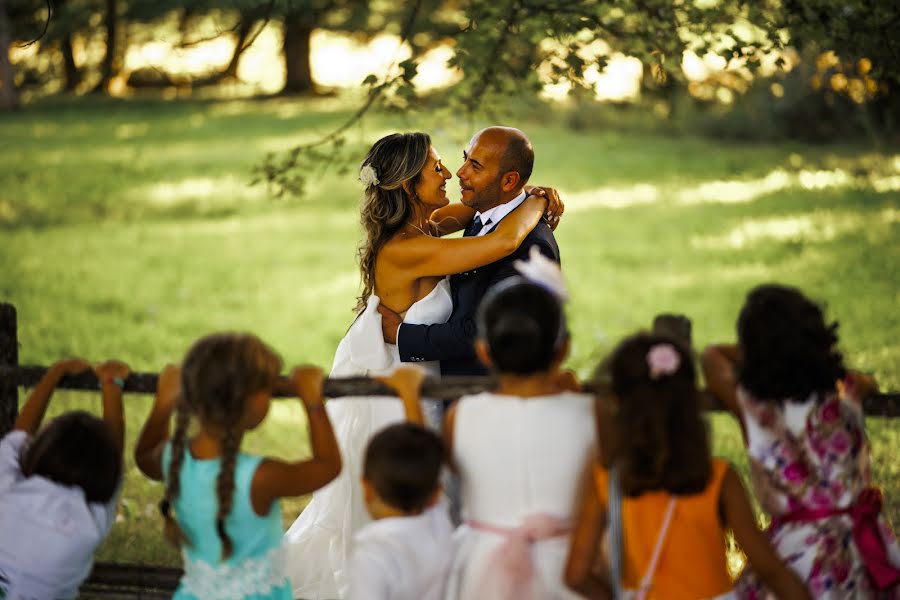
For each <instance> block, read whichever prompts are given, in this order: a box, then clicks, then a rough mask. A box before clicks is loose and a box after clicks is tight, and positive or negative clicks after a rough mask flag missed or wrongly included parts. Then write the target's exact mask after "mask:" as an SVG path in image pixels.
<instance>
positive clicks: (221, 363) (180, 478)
mask: <svg viewBox="0 0 900 600" xmlns="http://www.w3.org/2000/svg"><path fill="white" fill-rule="evenodd" d="M280 371H281V359H280V358H279V357H278V355H277V354H275V352H274V351H273V350H272V349H271V348H269V347H268V346H267V345H266V344H264V343H263V342H262V341H261V340H260V339H259V338H257V337H256V336H254V335H251V334H235V333H220V334H213V335H208V336H206V337H203V338H201V339H199V340H198V341H197V342H195V343H194V345H193V346H192V347H191V349H190V350H189V351H188V353H187V356H186V357H185V359H184V364H183V365H182V366H181V368H180V369H179V368H178V367H175V366H172V365H169V366H168V367H166V368H165V369H164V370H163V372H162V373H160V375H159V382H158V383H157V391H156V402H155V403H154V405H153V408H152V410H151V412H150V415H149V416H148V417H147V422H146V423H145V424H144V428H143V430H142V431H141V435H140V437H139V438H138V441H137V444H136V446H135V450H134V458H135V462H136V463H137V466H138V468H140V470H141V471H142V472H143V473H144V474H145V475H146V476H147V477H149V478H150V479H153V480H156V481H164V482H165V484H166V488H165V496H164V498H163V501H162V502H161V503H160V511H161V512H162V514H163V517H164V518H165V521H166V525H165V533H166V537H167V538H168V539H169V540H170V541H172V542H174V543H175V544H177V545H179V546H180V547H181V548H182V551H183V552H182V554H183V557H184V575H183V576H182V578H181V584H180V586H179V587H178V590H176V592H175V596H174V598H177V599H179V600H199V599H202V600H226V599H227V600H235V599H238V598H246V599H251V598H252V599H253V600H263V599H266V598H268V599H271V600H275V599H279V600H282V599H283V600H290V599H291V598H293V597H294V595H293V593H292V590H291V586H290V583H289V581H288V578H287V576H286V573H285V570H284V557H283V550H282V548H281V536H282V524H281V518H282V517H281V498H283V497H286V496H299V495H302V494H309V493H310V492H312V491H314V490H316V489H318V488H320V487H322V486H323V485H325V484H326V483H328V482H329V481H331V480H332V479H334V478H335V477H336V476H337V474H338V472H339V471H340V470H341V456H340V450H339V449H338V445H337V441H336V440H335V439H334V432H333V430H332V428H331V422H330V421H329V420H328V415H327V414H326V413H325V405H324V403H323V395H322V381H323V379H322V371H321V370H320V369H317V368H314V367H298V368H296V369H294V371H293V372H292V373H291V383H292V387H293V389H294V391H295V392H296V394H297V396H298V397H299V398H300V400H301V401H302V402H303V407H304V408H305V409H306V415H307V421H308V422H309V442H310V446H311V447H312V457H311V458H309V459H307V460H296V461H285V460H280V459H278V458H274V457H263V456H254V455H251V454H245V453H244V452H241V442H242V440H243V437H244V433H246V432H247V431H249V430H251V429H254V428H256V427H257V426H258V425H259V424H260V423H261V422H262V421H263V419H265V417H266V414H267V413H268V410H269V403H270V401H271V398H272V391H273V389H274V388H275V385H276V383H277V380H278V376H279V373H280ZM173 412H174V413H175V431H174V433H173V434H172V436H171V438H170V437H169V421H170V420H171V417H172V413H173ZM194 422H196V427H193V428H192V427H191V425H192V423H194ZM300 432H301V431H300V429H299V427H298V434H299V433H300ZM300 437H302V436H300Z"/></svg>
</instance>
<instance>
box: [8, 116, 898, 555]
mask: <svg viewBox="0 0 900 600" xmlns="http://www.w3.org/2000/svg"><path fill="white" fill-rule="evenodd" d="M349 109H350V106H349V105H348V104H347V103H345V102H341V101H338V100H335V99H319V100H314V101H296V100H283V99H277V100H264V101H223V102H212V101H183V102H178V103H166V102H161V101H154V100H131V101H127V102H126V101H111V100H96V99H91V100H65V101H59V100H56V101H52V102H46V103H41V104H38V105H36V106H32V107H29V108H28V109H26V110H24V111H22V112H19V113H16V114H0V140H2V143H0V236H2V242H0V300H3V301H6V302H11V303H13V304H14V305H15V306H16V308H17V309H18V315H19V339H20V342H21V348H20V361H21V362H22V363H23V364H48V363H50V362H52V361H53V360H54V359H57V358H60V357H63V356H69V355H80V356H85V357H88V358H90V359H94V360H99V359H103V358H107V357H117V358H121V359H123V360H126V361H128V362H129V363H130V364H131V365H132V367H133V368H134V369H136V370H141V371H156V370H158V369H159V368H160V367H161V366H162V365H163V364H165V363H166V362H169V361H177V360H179V359H180V357H181V356H182V355H183V353H184V351H185V350H186V348H187V346H188V345H189V344H190V342H191V341H192V340H194V339H195V338H196V337H198V336H200V335H202V334H204V333H207V332H210V331H213V330H222V329H242V330H251V331H253V332H255V333H257V334H259V335H260V336H261V337H262V338H263V339H265V340H266V341H268V342H269V343H271V344H272V345H273V346H274V347H276V348H277V349H278V350H279V351H280V352H281V353H282V355H283V357H284V358H285V361H286V363H288V364H293V363H300V362H312V363H316V364H319V365H322V366H324V367H327V366H328V365H330V362H331V355H332V352H333V350H334V348H335V347H336V345H337V342H338V340H339V339H340V337H341V336H342V335H343V333H344V331H345V330H346V328H347V326H348V325H349V322H350V320H351V317H352V313H351V309H352V307H353V305H354V303H355V295H356V293H357V285H358V275H357V271H356V267H355V263H354V257H355V249H356V245H357V243H358V240H359V236H360V228H359V226H358V218H357V213H356V205H357V202H358V199H359V192H360V190H359V185H358V183H357V182H356V181H355V175H352V174H351V175H347V174H337V173H334V172H330V173H325V174H321V173H312V174H311V186H310V189H309V194H308V196H307V197H306V198H304V199H302V200H273V199H271V198H270V197H269V196H268V195H267V193H266V190H265V189H264V188H262V187H249V186H248V182H249V180H250V172H251V169H252V167H253V165H254V164H256V163H257V162H258V161H260V160H261V159H262V157H263V156H264V154H265V153H266V152H269V151H275V150H280V149H284V148H287V147H289V146H290V145H292V144H294V143H297V142H300V141H303V140H307V139H311V138H312V137H313V136H315V135H316V134H317V133H321V132H325V131H327V130H328V128H329V127H330V126H333V125H335V124H337V123H339V122H341V121H342V120H343V119H344V118H345V117H346V116H347V114H349ZM514 122H515V124H517V125H519V126H520V127H522V128H523V129H525V130H526V132H527V133H528V134H529V135H530V136H531V138H532V140H533V142H534V144H535V147H536V150H537V165H536V169H535V175H534V177H533V178H532V179H533V181H534V182H536V183H541V184H546V185H552V186H555V187H557V188H559V189H560V191H561V193H562V195H563V198H564V199H565V201H566V204H567V212H566V216H565V217H564V220H563V223H562V225H561V226H560V228H559V230H558V231H557V238H558V240H559V244H560V248H561V252H562V256H563V265H564V269H565V273H566V277H567V279H568V282H569V284H570V287H571V291H572V301H571V303H570V306H569V314H570V320H571V327H572V331H573V332H574V340H573V352H572V356H571V359H570V365H571V366H572V367H574V368H576V369H577V370H578V371H579V372H580V373H582V374H587V373H588V372H589V371H590V369H591V367H592V366H593V365H594V364H595V363H596V362H597V361H598V360H599V358H600V357H601V356H602V355H603V354H604V352H606V351H607V350H609V349H610V348H611V346H612V345H613V344H614V343H615V342H616V340H617V339H619V338H620V337H621V336H622V335H624V334H627V333H630V332H632V331H634V330H635V329H637V328H639V327H642V326H646V325H647V324H649V322H650V320H651V318H652V317H653V315H654V314H656V313H658V312H662V311H677V312H683V313H686V314H688V315H690V316H691V317H692V318H693V321H694V336H695V340H696V342H697V343H698V345H703V344H706V343H709V342H711V341H716V340H727V339H732V338H733V336H734V321H735V318H736V315H737V311H738V308H739V307H740V305H741V303H742V299H743V296H744V294H745V293H746V291H747V290H748V289H749V288H750V287H752V286H754V285H756V284H758V283H761V282H765V281H773V280H774V281H780V282H784V283H789V284H793V285H797V286H800V287H801V288H803V289H804V290H805V291H806V292H807V293H808V294H810V295H811V296H812V297H813V298H815V299H817V300H819V301H822V302H824V303H825V304H826V305H827V310H828V313H829V314H830V315H831V316H832V317H834V318H838V319H839V320H840V322H841V329H840V334H841V339H842V348H843V350H844V351H845V354H846V356H847V358H848V362H849V363H850V364H851V365H853V366H855V367H856V368H860V369H862V370H865V371H870V372H873V373H875V375H876V376H877V377H878V379H879V380H880V382H881V384H882V387H883V388H885V389H890V390H897V389H900V369H898V364H900V337H898V334H900V311H898V310H897V306H898V301H900V154H898V153H897V151H885V150H881V151H879V152H875V151H873V150H871V149H870V148H866V147H863V146H856V145H850V144H847V145H839V146H808V145H801V144H785V143H782V144H772V145H753V144H746V143H744V144H737V143H724V142H714V141H710V140H708V139H701V138H694V137H666V136H661V135H655V134H653V133H652V132H629V131H627V130H625V129H619V128H615V127H597V128H595V129H593V130H582V131H573V130H571V129H569V128H567V127H566V126H565V125H564V123H565V118H564V117H562V116H558V115H555V114H544V115H530V116H529V115H523V116H521V117H518V118H516V119H514ZM485 124H487V123H486V122H482V121H466V120H464V119H460V120H457V121H453V120H448V119H446V118H440V119H439V118H437V117H435V116H433V115H429V114H427V113H423V114H415V115H411V116H409V115H407V116H403V117H401V116H384V115H381V116H375V117H373V118H371V119H369V120H368V121H367V122H366V123H365V125H364V126H363V127H361V128H360V129H359V130H357V131H356V132H355V133H354V138H353V139H352V140H351V143H352V144H355V146H352V147H353V148H356V147H357V146H358V150H359V152H358V155H359V158H361V157H362V156H363V154H364V151H365V147H366V145H367V144H368V143H371V141H374V140H375V139H376V138H377V137H379V136H380V135H382V134H384V133H387V132H389V131H393V130H425V131H430V132H432V133H433V137H434V141H435V145H436V146H437V148H438V150H439V152H440V153H441V154H442V156H443V158H444V161H445V163H446V164H447V166H448V167H450V168H451V169H452V170H455V169H456V168H458V166H459V164H460V163H461V151H462V148H463V146H464V144H465V142H466V140H467V139H468V137H469V136H470V134H471V133H472V132H474V131H475V130H476V129H478V128H479V127H481V126H482V125H485ZM451 126H452V127H453V128H452V129H451ZM452 189H453V188H451V190H452ZM453 195H454V194H453V193H451V196H453ZM58 400H59V401H58V402H57V403H56V410H61V409H63V408H70V407H72V406H76V405H78V406H97V404H98V401H97V399H95V398H93V397H92V395H90V394H88V395H84V394H79V395H76V394H60V396H59V398H58ZM148 408H149V399H148V398H142V397H129V398H128V400H127V411H128V426H129V432H128V433H129V440H130V442H133V439H134V436H135V435H136V433H137V430H138V428H139V427H140V424H141V422H142V419H143V418H144V417H145V416H146V413H147V411H148ZM712 421H713V428H714V437H715V442H716V449H717V452H719V453H720V454H723V455H726V456H728V457H730V458H732V459H733V460H734V461H735V462H737V463H738V464H740V465H745V461H744V459H743V457H742V452H741V446H740V438H739V433H738V430H737V428H736V427H735V426H734V424H733V423H732V422H731V421H730V420H729V419H728V418H726V417H724V416H716V417H714V418H713V419H712ZM868 425H869V429H870V433H871V437H872V440H873V445H874V473H875V478H876V481H877V482H878V483H880V484H882V485H884V486H885V488H886V490H887V503H888V513H889V515H890V516H891V517H892V520H893V521H894V522H900V519H898V517H900V486H898V484H897V483H896V481H897V480H898V476H900V461H897V460H896V458H895V457H894V455H893V454H892V453H891V452H890V448H891V447H897V446H898V445H900V428H898V426H897V422H894V421H889V420H881V419H870V420H869V422H868ZM298 431H305V429H304V422H303V417H302V410H301V409H300V408H299V406H298V405H297V404H296V403H293V402H290V401H288V402H283V403H279V404H278V406H276V407H275V408H274V410H273V412H272V413H271V415H270V417H269V419H268V421H267V422H266V423H265V424H264V426H263V427H262V428H261V429H260V430H259V431H258V432H255V433H254V434H253V435H252V436H251V438H250V440H249V444H250V448H251V449H252V450H254V451H259V452H266V453H273V454H283V455H286V456H300V455H302V454H303V453H304V452H306V451H307V450H308V448H307V446H306V442H305V439H306V438H305V434H302V435H299V436H298V435H296V432H298ZM160 492H161V489H160V487H159V486H157V485H156V484H152V483H148V482H146V481H144V480H143V479H142V478H141V477H140V475H139V474H138V472H137V470H136V469H135V468H134V466H133V463H132V462H130V461H129V463H128V476H127V480H126V484H125V488H124V492H123V502H122V509H121V511H120V513H121V514H120V519H119V521H120V522H119V523H118V524H117V525H116V527H115V528H114V530H113V534H112V536H111V537H110V539H109V541H108V542H107V543H106V545H105V546H104V548H103V550H102V552H101V559H104V560H117V561H153V562H167V563H176V562H177V561H178V557H177V555H176V553H175V552H174V551H172V550H171V549H169V548H168V547H167V546H166V545H165V544H164V543H163V542H162V538H161V535H160V527H161V525H160V519H159V518H158V516H157V513H156V511H155V503H156V502H157V501H158V499H159V495H160ZM301 507H302V501H294V502H291V503H288V505H287V509H288V510H287V513H288V514H286V520H288V521H289V520H291V519H292V518H293V517H294V516H295V515H296V514H297V512H298V511H299V510H300V508H301Z"/></svg>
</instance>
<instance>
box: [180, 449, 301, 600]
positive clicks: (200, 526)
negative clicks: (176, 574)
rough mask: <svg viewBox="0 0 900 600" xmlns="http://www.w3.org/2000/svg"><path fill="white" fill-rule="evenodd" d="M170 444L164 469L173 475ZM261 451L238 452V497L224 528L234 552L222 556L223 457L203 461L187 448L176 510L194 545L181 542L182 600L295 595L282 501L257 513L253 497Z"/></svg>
mask: <svg viewBox="0 0 900 600" xmlns="http://www.w3.org/2000/svg"><path fill="white" fill-rule="evenodd" d="M170 460H171V444H167V445H166V447H165V450H164V451H163V473H164V475H165V476H166V477H168V474H169V461H170ZM262 460H263V458H262V457H260V456H251V455H249V454H244V453H243V452H242V453H239V454H238V458H237V463H236V467H235V472H234V502H233V505H232V508H231V514H229V515H228V517H227V518H226V519H225V530H226V531H227V532H228V535H229V537H231V541H232V543H233V546H234V551H233V553H232V555H231V557H230V558H229V559H228V560H226V561H222V560H220V557H221V555H222V543H221V542H220V541H219V536H218V534H216V512H217V510H218V504H219V502H218V499H217V497H216V478H217V477H218V475H219V468H220V465H221V462H222V461H221V460H220V459H218V458H214V459H209V460H198V459H195V458H193V457H192V456H191V453H190V450H189V449H187V448H185V456H184V463H183V464H182V467H181V473H180V477H179V479H180V480H181V493H180V494H179V496H178V498H177V499H176V500H175V502H174V504H173V509H174V515H175V517H176V518H177V519H178V524H179V525H180V526H181V529H182V530H183V531H184V533H185V535H186V536H187V539H188V540H190V544H186V545H184V546H183V547H182V555H183V558H184V576H183V577H182V578H181V584H180V585H179V586H178V590H177V591H176V592H175V595H174V596H173V598H175V599H177V600H243V599H246V600H263V599H277V600H281V599H285V600H291V598H292V593H291V586H290V583H289V581H288V579H287V577H286V576H285V574H284V573H285V571H284V559H283V552H282V549H281V536H282V524H281V502H280V501H275V502H273V503H272V508H271V509H270V510H269V514H267V515H266V516H264V517H260V516H258V515H257V514H256V513H255V512H254V511H253V505H252V504H251V502H250V485H251V483H252V481H253V475H254V473H256V468H257V467H258V466H259V464H260V463H261V462H262Z"/></svg>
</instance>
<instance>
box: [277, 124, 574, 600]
mask: <svg viewBox="0 0 900 600" xmlns="http://www.w3.org/2000/svg"><path fill="white" fill-rule="evenodd" d="M463 158H464V163H463V165H462V167H460V169H459V170H458V171H457V172H456V176H457V177H458V178H459V185H460V189H461V192H462V201H461V202H458V203H450V202H449V200H448V198H447V192H446V184H447V180H449V179H450V178H451V177H452V176H451V174H450V172H449V171H448V170H447V169H446V168H445V167H444V165H443V164H442V162H441V158H440V156H439V155H438V153H437V150H435V148H434V147H433V146H432V145H431V140H430V138H429V136H428V135H426V134H424V133H406V134H392V135H389V136H387V137H384V138H382V139H380V140H379V141H378V142H376V143H375V145H374V146H372V148H371V150H369V153H368V155H367V156H366V158H365V160H364V161H363V164H362V167H361V169H360V180H361V181H362V183H363V185H364V186H365V198H364V200H363V203H362V209H361V213H362V215H361V216H362V223H363V227H364V229H365V232H366V239H365V241H364V243H363V245H362V246H361V247H360V251H359V259H360V271H361V273H362V281H363V291H362V295H361V296H360V298H359V302H358V304H357V313H358V314H357V318H356V320H355V321H354V322H353V324H352V325H351V327H350V329H349V331H348V332H347V334H346V336H345V337H344V339H343V340H341V343H340V345H339V346H338V349H337V352H336V354H335V359H334V365H333V368H332V371H331V376H332V377H350V376H358V375H369V374H382V373H386V372H389V371H390V370H391V369H392V368H393V367H394V366H396V365H397V364H399V363H400V362H416V363H419V364H420V365H421V366H423V367H424V368H425V369H426V370H427V371H428V372H429V373H430V374H433V375H438V374H443V375H482V374H485V373H486V370H485V368H484V366H483V365H481V363H480V362H479V361H478V359H477V357H476V355H475V350H474V344H473V342H474V339H475V314H476V310H477V308H478V305H479V303H480V301H481V299H482V297H483V296H484V295H485V293H486V292H487V290H488V289H489V288H490V287H492V286H493V285H495V284H496V283H497V282H499V281H500V280H502V279H505V278H507V277H510V276H512V275H515V274H517V271H516V268H515V266H514V262H515V261H516V260H523V259H527V258H528V256H529V253H530V252H531V251H533V250H532V249H533V248H536V249H537V250H538V251H540V253H541V254H543V255H545V256H546V257H548V258H550V259H552V260H553V261H555V262H557V263H558V262H559V248H558V246H557V244H556V240H555V238H554V236H553V229H554V228H555V226H556V224H558V222H559V217H560V215H561V214H562V211H563V205H562V203H561V202H560V200H559V198H558V196H557V194H556V192H555V191H554V190H553V189H549V188H547V189H544V188H529V187H528V186H527V183H528V179H529V177H530V176H531V171H532V167H533V164H534V150H533V148H532V145H531V142H530V141H529V140H528V138H527V137H526V136H525V134H524V133H522V132H521V131H519V130H518V129H513V128H509V127H489V128H487V129H483V130H482V131H479V132H478V133H476V134H475V136H474V137H473V138H472V140H471V141H470V142H469V145H468V147H467V148H466V149H465V151H464V152H463ZM460 230H465V233H464V235H463V237H453V238H444V237H442V236H445V235H447V234H451V233H454V232H458V231H460ZM327 410H328V413H329V416H330V418H331V421H332V423H333V427H334V431H335V435H336V437H337V439H338V442H339V443H340V445H341V453H342V455H343V464H344V468H343V471H342V472H341V474H340V476H339V477H338V478H337V479H336V480H335V481H334V482H332V483H331V484H329V485H328V486H326V487H325V488H322V489H321V490H319V491H318V492H316V493H315V494H314V495H313V499H312V501H311V502H310V504H309V505H308V506H307V507H306V509H304V511H303V512H302V513H301V514H300V516H299V517H298V518H297V520H296V521H295V522H294V524H293V525H292V526H291V528H290V529H289V530H288V532H287V533H286V534H285V546H286V557H285V558H286V561H287V562H286V565H285V567H286V571H287V573H288V574H289V576H290V578H291V581H292V584H293V586H294V597H295V598H308V599H310V600H319V599H332V598H345V597H346V595H347V588H348V585H349V581H348V573H347V567H348V566H349V558H350V550H351V543H352V536H353V534H354V532H355V531H356V530H358V529H359V528H360V527H361V526H362V525H364V524H365V523H367V522H368V521H369V516H368V513H367V512H366V508H365V504H364V502H363V497H362V489H361V486H360V483H359V482H360V477H361V475H362V473H361V470H362V459H363V453H364V451H365V447H366V444H367V442H368V440H369V438H370V437H371V436H372V434H373V433H375V432H376V431H378V430H379V429H381V428H382V427H384V426H386V425H388V424H390V423H395V422H399V421H401V420H403V409H402V406H401V404H400V403H399V402H397V400H396V398H368V399H365V400H360V399H346V400H342V399H335V400H333V401H331V402H329V403H328V405H327ZM439 418H440V415H432V418H431V419H430V420H432V421H433V422H439Z"/></svg>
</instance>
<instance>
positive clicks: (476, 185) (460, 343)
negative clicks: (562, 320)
mask: <svg viewBox="0 0 900 600" xmlns="http://www.w3.org/2000/svg"><path fill="white" fill-rule="evenodd" d="M463 157H464V158H465V162H464V163H463V165H462V167H460V168H459V170H458V171H457V172H456V176H457V177H458V178H459V185H460V188H461V190H462V203H463V204H465V205H466V206H469V207H471V208H474V209H475V210H476V211H477V212H476V213H475V218H474V219H473V221H472V223H471V224H470V225H469V226H468V227H467V228H466V231H465V234H464V235H466V236H477V235H485V234H487V233H490V232H491V231H493V230H494V228H495V227H497V224H498V223H499V222H500V221H501V220H502V219H503V218H504V217H505V216H506V215H508V214H509V213H510V212H512V211H513V210H514V209H515V208H516V207H518V206H519V205H520V204H522V202H524V201H525V198H526V196H527V194H526V193H525V189H524V186H525V184H526V183H527V182H528V178H529V177H530V176H531V170H532V167H533V165H534V149H533V148H532V146H531V142H530V141H529V140H528V138H527V137H526V136H525V134H524V133H522V132H521V131H519V130H518V129H514V128H512V127H488V128H487V129H482V130H481V131H479V132H478V133H476V134H475V136H474V137H473V138H472V140H471V141H470V142H469V146H468V148H466V149H465V151H464V152H463ZM532 246H537V247H538V249H540V251H541V253H542V254H544V255H545V256H547V257H548V258H550V259H552V260H554V261H555V262H557V263H558V262H559V247H558V246H557V245H556V238H554V237H553V230H552V229H551V228H550V225H549V224H548V223H547V222H546V221H545V220H544V219H542V220H541V221H539V222H538V224H537V226H535V228H534V229H533V230H532V231H531V233H530V234H528V236H527V237H526V238H525V241H524V242H522V245H521V246H519V248H518V250H516V251H515V252H514V253H513V254H511V255H509V256H507V257H505V258H501V259H500V260H498V261H497V262H494V263H491V264H489V265H487V266H484V267H480V268H478V269H473V270H472V271H467V272H465V273H459V274H457V275H452V276H451V277H450V293H451V297H452V298H453V312H452V313H451V315H450V318H449V320H448V321H447V322H446V323H441V324H436V325H411V324H406V323H402V319H401V318H400V316H399V315H398V314H397V313H395V312H393V311H391V310H390V309H387V308H385V307H384V305H379V306H378V312H380V313H381V316H382V320H381V327H382V331H383V333H384V340H385V341H386V342H388V343H392V344H397V347H398V350H399V351H400V360H401V361H403V362H420V361H426V360H439V361H440V363H441V374H442V375H485V374H486V373H487V369H486V368H485V367H484V365H482V364H481V363H480V362H479V361H478V358H477V357H476V356H475V349H474V340H475V333H476V332H475V314H476V311H477V310H478V305H479V304H480V303H481V299H482V298H483V297H484V295H485V293H486V292H487V291H488V289H490V288H491V287H492V286H494V285H496V284H497V283H498V282H499V281H501V280H503V279H505V278H507V277H511V276H513V275H516V274H517V271H516V269H515V267H514V266H513V262H514V261H515V260H519V259H522V260H524V259H527V258H528V253H529V250H530V248H531V247H532Z"/></svg>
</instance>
